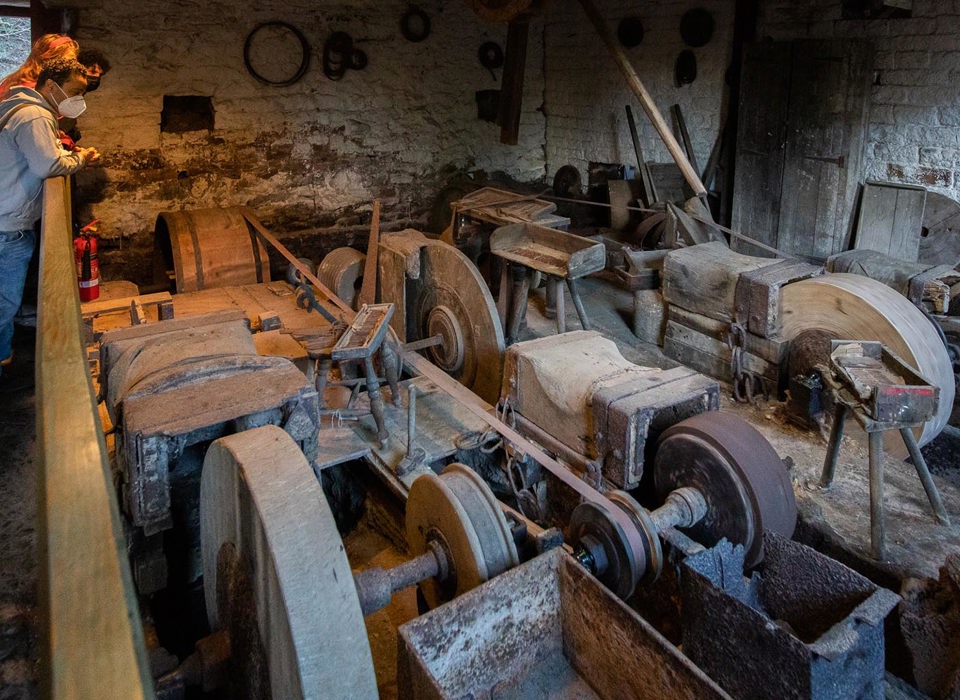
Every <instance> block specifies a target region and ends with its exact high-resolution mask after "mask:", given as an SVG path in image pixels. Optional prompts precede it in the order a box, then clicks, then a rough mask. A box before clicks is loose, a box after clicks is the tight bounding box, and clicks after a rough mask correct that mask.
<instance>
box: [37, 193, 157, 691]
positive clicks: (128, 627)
mask: <svg viewBox="0 0 960 700" xmlns="http://www.w3.org/2000/svg"><path fill="white" fill-rule="evenodd" d="M69 199H70V197H69V188H68V187H67V182H66V178H54V179H50V180H47V181H46V185H45V187H44V207H43V236H42V240H43V245H42V247H41V251H40V309H39V319H38V330H39V332H38V333H37V362H36V397H37V443H38V450H39V457H40V462H41V464H40V469H39V472H38V476H37V481H38V483H37V491H38V496H39V536H38V556H39V560H40V596H39V597H40V607H41V614H42V619H43V624H42V628H41V635H42V638H43V644H42V647H41V675H42V685H43V688H42V696H43V697H45V698H53V699H55V700H59V699H61V698H97V697H105V696H106V695H109V696H110V697H117V698H152V697H153V681H152V679H151V677H150V671H149V668H148V663H147V653H146V647H145V644H144V639H143V630H142V628H141V625H140V611H139V608H138V606H137V599H136V595H135V593H134V589H133V580H132V577H131V575H130V565H129V563H128V561H127V556H126V543H125V541H124V537H123V532H122V529H121V526H120V514H119V510H118V508H117V495H116V493H115V491H114V488H113V479H112V476H111V472H110V464H109V462H108V460H107V449H106V444H105V441H104V437H103V431H102V429H101V426H100V422H99V418H98V413H97V404H96V399H95V398H94V395H93V386H92V384H91V382H90V376H89V373H88V372H87V359H86V353H85V349H84V348H83V346H82V344H81V341H80V338H81V319H80V298H79V294H78V292H77V284H76V278H77V273H76V265H75V263H74V257H73V245H72V242H71V232H70V217H69V211H70V204H69Z"/></svg>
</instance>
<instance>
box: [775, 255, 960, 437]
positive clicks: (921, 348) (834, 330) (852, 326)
mask: <svg viewBox="0 0 960 700" xmlns="http://www.w3.org/2000/svg"><path fill="white" fill-rule="evenodd" d="M780 308H781V331H780V332H781V335H782V336H783V337H784V338H786V339H789V340H793V339H794V338H796V337H797V336H798V335H800V334H801V333H803V332H804V331H812V330H820V331H824V332H826V333H827V334H828V335H829V336H830V337H831V338H834V339H836V340H874V341H879V342H881V343H883V344H884V345H886V346H887V347H888V348H890V349H891V350H892V351H893V352H894V353H896V354H897V355H899V356H900V357H901V358H902V359H903V360H904V361H905V362H906V363H907V364H909V365H911V366H912V367H914V368H915V369H916V370H917V372H919V373H920V375H921V376H923V377H924V378H925V379H927V381H929V382H931V383H932V384H933V385H934V386H937V387H939V388H940V403H939V406H938V408H937V414H936V415H935V416H934V417H933V418H932V419H930V420H929V421H927V423H926V424H925V425H924V426H923V429H922V430H920V429H918V430H916V431H915V433H917V441H918V442H919V444H920V445H921V446H922V445H925V444H927V443H928V442H930V441H931V440H933V438H935V437H936V436H937V435H938V434H939V433H940V431H941V430H943V427H944V426H945V425H946V424H947V419H948V418H949V417H950V412H951V411H952V410H953V398H954V379H953V367H952V366H951V364H950V356H949V355H948V354H947V349H946V347H945V346H944V344H943V342H942V341H941V340H940V336H939V334H938V333H937V329H936V328H935V327H934V325H933V324H932V323H931V322H930V321H929V320H928V319H927V318H926V317H925V316H924V315H923V312H921V311H920V310H919V309H918V308H917V307H915V306H914V305H913V304H911V303H910V302H909V301H908V300H907V299H906V297H903V296H901V295H900V294H898V293H897V292H895V291H894V290H893V289H891V288H890V287H887V286H886V285H885V284H883V283H881V282H877V281H876V280H872V279H870V278H868V277H862V276H860V275H852V274H845V273H840V274H832V275H824V276H822V277H814V278H812V279H807V280H803V281H800V282H794V283H793V284H788V285H785V286H784V287H783V289H782V290H781V292H780ZM823 361H824V362H827V361H828V358H826V357H824V359H823ZM889 442H890V441H888V444H887V445H886V446H887V447H888V448H893V449H895V450H900V449H902V446H900V445H899V436H897V438H896V439H895V440H893V441H892V443H893V444H889Z"/></svg>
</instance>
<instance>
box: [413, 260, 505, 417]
mask: <svg viewBox="0 0 960 700" xmlns="http://www.w3.org/2000/svg"><path fill="white" fill-rule="evenodd" d="M420 251H421V252H420V256H421V257H420V279H419V280H418V281H417V288H416V291H415V292H414V293H413V294H409V292H408V297H407V319H408V320H407V341H408V342H409V341H413V340H421V339H424V338H429V337H431V336H434V335H440V336H441V337H442V339H443V341H442V343H441V344H440V345H435V346H433V347H430V348H428V349H427V350H425V351H424V352H425V354H426V356H427V357H428V358H429V359H430V361H431V362H433V363H434V364H435V365H437V366H438V367H440V369H442V370H443V371H444V372H446V373H447V374H449V375H450V376H452V377H453V378H454V379H456V380H457V381H459V382H460V383H461V384H463V385H464V386H466V387H467V388H469V389H470V390H471V391H473V393H475V394H477V395H478V396H479V397H480V398H482V399H484V400H485V401H487V402H489V403H496V401H497V398H498V397H499V396H500V379H501V375H502V373H503V353H504V340H503V328H502V326H501V325H500V317H499V316H498V315H497V308H496V305H495V304H494V302H493V297H492V296H490V290H489V289H488V288H487V284H486V282H484V280H483V277H482V276H481V275H480V272H479V271H478V270H477V268H476V267H475V266H474V264H473V263H471V262H470V259H469V258H468V257H467V256H465V255H464V254H463V253H461V252H460V251H459V250H457V249H456V248H455V247H453V246H451V245H447V244H446V243H442V242H440V241H429V242H427V243H425V244H424V245H423V246H422V247H421V249H420Z"/></svg>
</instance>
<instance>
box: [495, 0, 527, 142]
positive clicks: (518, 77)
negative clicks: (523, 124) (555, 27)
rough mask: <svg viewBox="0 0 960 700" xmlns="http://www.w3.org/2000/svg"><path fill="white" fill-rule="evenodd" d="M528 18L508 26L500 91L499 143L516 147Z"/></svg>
mask: <svg viewBox="0 0 960 700" xmlns="http://www.w3.org/2000/svg"><path fill="white" fill-rule="evenodd" d="M529 29H530V18H529V16H528V15H521V16H520V17H516V18H514V19H512V20H510V24H509V25H507V51H506V54H505V56H504V65H503V83H502V85H501V88H500V113H499V115H498V117H497V123H498V124H499V125H500V143H505V144H507V145H510V146H515V145H516V144H517V140H518V137H519V135H520V110H521V107H522V106H523V74H524V70H525V68H526V64H527V35H528V34H529Z"/></svg>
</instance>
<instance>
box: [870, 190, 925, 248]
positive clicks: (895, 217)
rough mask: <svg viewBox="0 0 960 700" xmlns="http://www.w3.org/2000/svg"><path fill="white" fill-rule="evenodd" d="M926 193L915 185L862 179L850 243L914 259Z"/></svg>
mask: <svg viewBox="0 0 960 700" xmlns="http://www.w3.org/2000/svg"><path fill="white" fill-rule="evenodd" d="M926 197H927V190H926V188H924V187H920V186H918V185H904V184H900V183H894V182H866V183H864V185H863V193H862V195H861V197H860V215H859V216H858V217H857V228H856V232H855V234H854V235H855V242H854V247H855V248H865V249H867V250H877V251H880V252H881V253H886V254H887V255H889V256H890V257H892V258H896V259H898V260H906V261H907V262H916V261H917V256H918V254H919V251H920V231H921V229H922V227H923V208H924V204H925V202H926Z"/></svg>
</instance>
